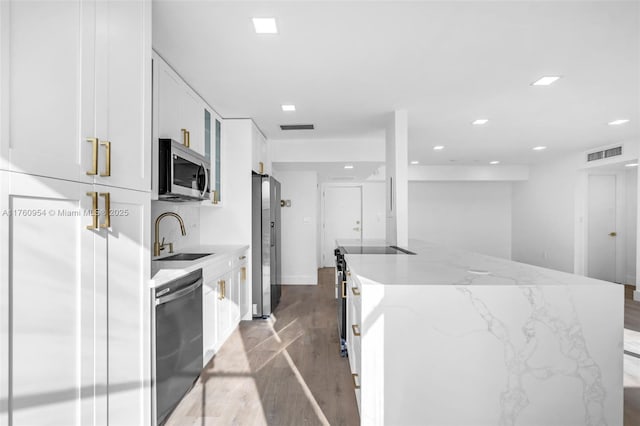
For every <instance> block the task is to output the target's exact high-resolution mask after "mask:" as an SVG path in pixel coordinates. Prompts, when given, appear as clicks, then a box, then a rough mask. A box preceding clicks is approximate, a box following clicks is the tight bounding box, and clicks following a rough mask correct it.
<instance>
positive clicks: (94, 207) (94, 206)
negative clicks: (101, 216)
mask: <svg viewBox="0 0 640 426" xmlns="http://www.w3.org/2000/svg"><path fill="white" fill-rule="evenodd" d="M87 195H88V196H89V197H91V218H92V219H93V221H92V223H91V225H87V229H88V230H94V229H98V193H97V192H87Z"/></svg>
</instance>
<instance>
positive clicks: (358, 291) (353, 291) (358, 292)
mask: <svg viewBox="0 0 640 426" xmlns="http://www.w3.org/2000/svg"><path fill="white" fill-rule="evenodd" d="M351 292H352V293H353V295H354V296H360V289H359V288H358V287H351Z"/></svg>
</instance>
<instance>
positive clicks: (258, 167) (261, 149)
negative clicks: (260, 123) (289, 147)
mask: <svg viewBox="0 0 640 426" xmlns="http://www.w3.org/2000/svg"><path fill="white" fill-rule="evenodd" d="M251 146H252V149H253V162H252V169H253V171H254V172H256V173H260V174H267V175H270V174H271V161H270V158H269V150H268V147H267V140H266V139H265V137H264V136H263V135H262V133H261V132H260V130H258V128H257V127H256V125H255V124H253V123H251Z"/></svg>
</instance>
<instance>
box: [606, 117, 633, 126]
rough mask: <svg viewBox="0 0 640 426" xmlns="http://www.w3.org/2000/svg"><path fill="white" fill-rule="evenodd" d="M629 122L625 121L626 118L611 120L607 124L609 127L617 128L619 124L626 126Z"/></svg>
mask: <svg viewBox="0 0 640 426" xmlns="http://www.w3.org/2000/svg"><path fill="white" fill-rule="evenodd" d="M628 122H629V120H627V119H626V118H621V119H619V120H613V121H610V122H609V126H619V125H621V124H626V123H628Z"/></svg>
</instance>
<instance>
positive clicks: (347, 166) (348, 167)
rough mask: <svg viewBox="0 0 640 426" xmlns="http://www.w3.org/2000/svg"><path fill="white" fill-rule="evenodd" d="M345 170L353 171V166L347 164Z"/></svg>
mask: <svg viewBox="0 0 640 426" xmlns="http://www.w3.org/2000/svg"><path fill="white" fill-rule="evenodd" d="M344 168H345V169H353V164H347V165H346V166H344Z"/></svg>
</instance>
